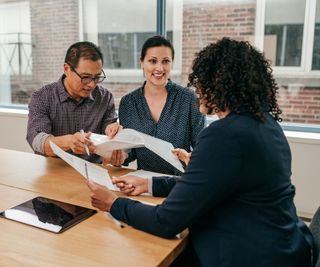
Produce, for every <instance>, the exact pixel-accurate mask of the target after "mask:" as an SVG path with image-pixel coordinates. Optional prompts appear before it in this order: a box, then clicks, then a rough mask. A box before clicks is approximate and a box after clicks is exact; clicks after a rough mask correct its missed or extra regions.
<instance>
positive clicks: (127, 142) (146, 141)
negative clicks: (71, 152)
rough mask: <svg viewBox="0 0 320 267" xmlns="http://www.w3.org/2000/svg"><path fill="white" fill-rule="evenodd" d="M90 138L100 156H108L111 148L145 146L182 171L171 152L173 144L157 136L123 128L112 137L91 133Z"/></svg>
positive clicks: (177, 160) (179, 163)
mask: <svg viewBox="0 0 320 267" xmlns="http://www.w3.org/2000/svg"><path fill="white" fill-rule="evenodd" d="M90 139H91V140H92V141H93V144H94V145H95V146H96V148H97V150H96V153H97V154H98V155H100V156H102V157H110V155H111V151H112V150H117V149H121V150H125V149H130V148H137V147H146V148H148V149H149V150H151V151H152V152H154V153H156V154H157V155H159V156H160V157H161V158H163V159H164V160H165V161H167V162H169V163H170V164H171V165H172V166H174V167H175V168H176V169H178V170H179V171H181V172H184V169H183V166H182V164H181V162H180V161H179V159H178V158H177V157H176V156H175V155H174V154H173V153H172V150H173V149H174V147H173V145H172V144H171V143H169V142H166V141H164V140H161V139H159V138H155V137H153V136H150V135H147V134H144V133H141V132H138V131H136V130H133V129H123V130H122V131H120V132H119V133H118V134H117V135H116V136H115V137H114V138H113V139H110V138H108V137H107V136H105V135H99V134H91V136H90Z"/></svg>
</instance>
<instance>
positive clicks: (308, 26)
mask: <svg viewBox="0 0 320 267" xmlns="http://www.w3.org/2000/svg"><path fill="white" fill-rule="evenodd" d="M266 1H267V0H256V18H255V20H256V22H255V23H256V24H255V46H256V47H257V48H258V49H260V50H261V51H264V50H263V49H264V28H265V12H266ZM316 4H317V0H306V7H305V16H304V25H303V40H302V53H301V65H300V67H289V66H284V67H282V66H273V67H272V69H273V70H274V74H275V76H276V77H277V76H280V77H282V76H288V77H290V76H293V75H294V78H297V77H298V78H303V79H314V78H318V77H319V76H320V70H312V56H313V45H314V30H315V22H316ZM306 83H307V82H306Z"/></svg>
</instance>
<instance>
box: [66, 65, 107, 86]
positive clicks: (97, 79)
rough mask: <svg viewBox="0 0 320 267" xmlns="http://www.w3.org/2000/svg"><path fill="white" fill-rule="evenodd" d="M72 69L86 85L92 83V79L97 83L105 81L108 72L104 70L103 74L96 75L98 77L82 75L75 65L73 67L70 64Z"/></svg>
mask: <svg viewBox="0 0 320 267" xmlns="http://www.w3.org/2000/svg"><path fill="white" fill-rule="evenodd" d="M69 66H70V68H71V70H72V71H73V72H74V73H75V74H77V76H78V77H79V78H80V79H81V83H82V84H84V85H86V84H89V83H91V82H92V81H94V83H95V84H97V83H102V82H103V81H104V79H105V78H106V74H105V73H104V71H103V70H102V73H103V75H101V76H96V77H90V76H81V75H80V74H79V73H78V72H77V71H76V70H75V69H74V67H72V66H71V65H69Z"/></svg>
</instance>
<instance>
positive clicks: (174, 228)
mask: <svg viewBox="0 0 320 267" xmlns="http://www.w3.org/2000/svg"><path fill="white" fill-rule="evenodd" d="M189 81H190V84H191V85H192V86H194V87H195V88H196V90H197V92H198V95H199V100H200V109H201V111H202V112H205V113H207V114H212V113H215V114H217V115H218V117H219V118H220V120H218V121H215V122H213V123H212V124H211V125H210V126H208V127H207V128H205V129H204V130H203V131H202V132H201V133H200V135H199V138H198V142H197V144H196V146H195V149H194V151H193V152H192V155H191V159H190V162H189V164H188V166H187V169H186V172H185V173H184V174H183V175H182V177H181V178H180V179H173V178H171V179H170V180H168V179H161V178H158V179H155V178H154V179H153V180H152V189H153V194H154V195H155V196H159V195H160V196H164V194H168V196H167V198H166V200H165V201H164V202H163V203H162V204H161V205H157V206H148V205H145V204H142V203H140V202H138V201H134V200H131V199H127V198H121V197H118V196H117V195H116V194H114V193H113V192H111V191H109V190H108V189H106V188H105V187H102V186H99V185H97V184H94V183H91V182H89V183H88V186H89V188H90V189H91V191H92V192H93V194H92V205H93V206H94V207H97V208H99V209H100V210H103V211H109V212H110V213H111V214H112V215H113V216H114V217H115V218H117V219H118V220H121V221H123V222H125V223H128V224H130V225H132V226H133V227H135V228H138V229H140V230H143V231H146V232H149V233H152V234H155V235H159V236H162V237H166V238H173V237H175V235H176V234H178V233H179V232H181V231H182V230H183V229H185V228H186V227H189V232H190V236H189V237H190V239H189V240H190V248H189V250H188V253H185V254H184V255H183V256H184V258H183V257H182V258H180V260H182V261H183V260H185V259H187V261H184V263H183V264H182V266H215V267H218V266H224V267H238V266H246V267H247V266H255V267H270V266H272V267H276V266H277V267H282V266H290V267H302V266H304V267H307V266H311V246H310V245H309V243H308V241H307V240H309V241H312V239H308V237H311V236H310V234H309V232H308V229H307V228H306V226H305V225H303V223H301V222H300V221H299V219H298V217H297V215H296V209H295V206H294V203H293V197H294V195H295V188H294V186H293V185H292V184H291V181H290V176H291V153H290V148H289V145H288V142H287V140H286V138H285V136H284V134H283V131H282V129H281V127H280V126H279V124H278V123H277V121H280V120H281V118H280V114H281V110H280V109H279V107H278V104H277V100H276V95H277V90H278V88H277V85H276V83H275V81H274V79H273V77H272V75H271V67H270V65H269V63H268V62H267V61H266V60H265V58H264V56H263V54H261V53H260V52H258V51H257V50H255V49H254V48H253V47H252V46H251V45H250V44H249V43H247V42H239V41H235V40H230V39H228V38H224V39H222V40H220V41H218V42H217V43H214V44H210V45H208V46H207V47H205V48H204V49H203V50H201V51H200V52H199V53H198V54H197V57H196V59H195V60H194V62H193V67H192V73H191V74H190V75H189ZM123 182H126V180H125V179H123V180H122V181H121V183H123ZM138 182H139V180H137V183H134V182H132V181H131V183H132V184H133V186H135V187H137V186H140V184H138ZM302 232H304V233H305V234H303V233H302ZM192 250H193V251H194V252H195V257H194V258H193V259H191V255H192V253H191V252H190V251H192Z"/></svg>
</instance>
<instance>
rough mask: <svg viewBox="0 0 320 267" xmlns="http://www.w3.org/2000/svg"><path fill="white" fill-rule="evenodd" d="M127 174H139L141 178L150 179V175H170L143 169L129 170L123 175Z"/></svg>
mask: <svg viewBox="0 0 320 267" xmlns="http://www.w3.org/2000/svg"><path fill="white" fill-rule="evenodd" d="M127 175H134V176H139V177H142V178H146V179H152V177H159V176H170V175H169V174H164V173H159V172H150V171H145V170H136V171H133V172H129V173H127V174H125V175H122V176H121V177H123V176H127Z"/></svg>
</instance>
